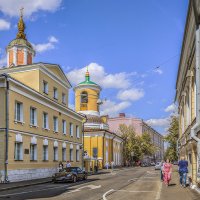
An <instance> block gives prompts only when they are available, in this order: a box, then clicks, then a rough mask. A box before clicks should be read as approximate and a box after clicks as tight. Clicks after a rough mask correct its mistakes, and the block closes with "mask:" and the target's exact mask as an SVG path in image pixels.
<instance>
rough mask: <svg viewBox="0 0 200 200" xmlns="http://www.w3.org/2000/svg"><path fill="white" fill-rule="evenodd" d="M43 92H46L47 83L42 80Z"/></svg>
mask: <svg viewBox="0 0 200 200" xmlns="http://www.w3.org/2000/svg"><path fill="white" fill-rule="evenodd" d="M43 92H44V93H45V94H48V83H47V82H46V81H43Z"/></svg>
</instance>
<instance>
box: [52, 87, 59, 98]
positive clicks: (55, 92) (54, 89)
mask: <svg viewBox="0 0 200 200" xmlns="http://www.w3.org/2000/svg"><path fill="white" fill-rule="evenodd" d="M53 98H54V99H58V89H57V88H53Z"/></svg>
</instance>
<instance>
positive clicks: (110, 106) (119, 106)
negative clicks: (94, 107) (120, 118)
mask: <svg viewBox="0 0 200 200" xmlns="http://www.w3.org/2000/svg"><path fill="white" fill-rule="evenodd" d="M129 106H131V103H130V102H128V101H123V102H120V103H116V102H114V101H111V100H107V101H105V102H104V104H103V105H102V106H101V114H102V115H109V116H115V115H117V114H118V113H119V112H121V111H123V110H124V109H126V108H128V107H129Z"/></svg>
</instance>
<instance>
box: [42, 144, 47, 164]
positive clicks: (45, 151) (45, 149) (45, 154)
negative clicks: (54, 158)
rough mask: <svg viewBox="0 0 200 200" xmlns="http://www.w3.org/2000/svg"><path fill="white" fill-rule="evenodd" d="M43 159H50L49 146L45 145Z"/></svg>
mask: <svg viewBox="0 0 200 200" xmlns="http://www.w3.org/2000/svg"><path fill="white" fill-rule="evenodd" d="M43 160H44V161H47V160H48V146H45V145H44V146H43Z"/></svg>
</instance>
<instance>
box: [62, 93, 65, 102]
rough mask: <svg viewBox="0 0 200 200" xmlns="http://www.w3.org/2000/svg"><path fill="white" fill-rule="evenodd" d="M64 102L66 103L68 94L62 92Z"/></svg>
mask: <svg viewBox="0 0 200 200" xmlns="http://www.w3.org/2000/svg"><path fill="white" fill-rule="evenodd" d="M62 103H63V104H66V94H65V93H62Z"/></svg>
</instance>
